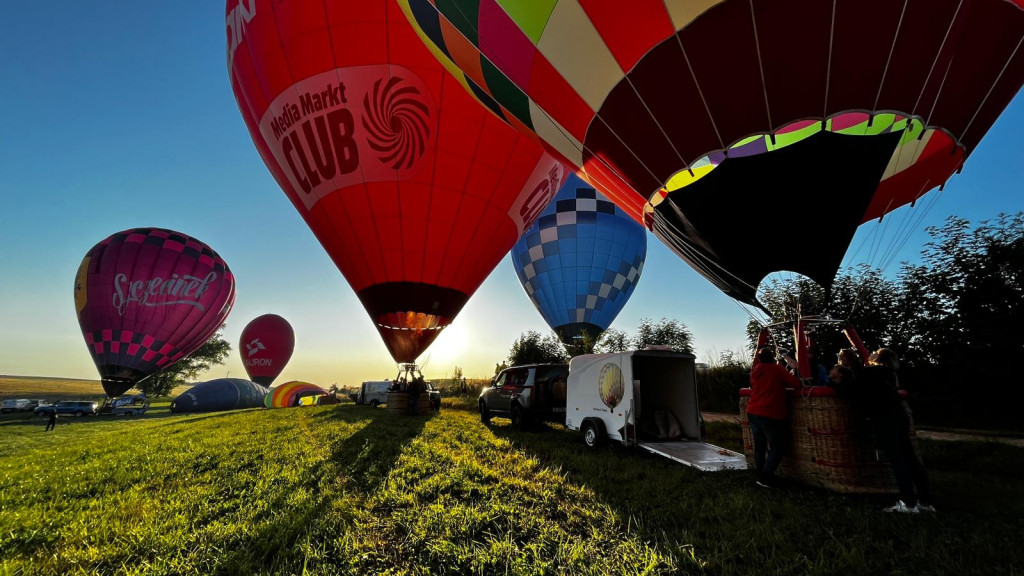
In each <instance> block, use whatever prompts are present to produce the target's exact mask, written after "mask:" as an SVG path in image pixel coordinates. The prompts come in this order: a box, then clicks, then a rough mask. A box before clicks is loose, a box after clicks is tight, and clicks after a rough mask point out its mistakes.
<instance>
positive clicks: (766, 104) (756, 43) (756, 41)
mask: <svg viewBox="0 0 1024 576" xmlns="http://www.w3.org/2000/svg"><path fill="white" fill-rule="evenodd" d="M750 22H751V24H752V25H753V27H754V48H756V49H757V69H758V71H759V72H760V73H761V93H762V94H764V111H765V115H766V116H768V131H767V132H768V134H770V135H771V139H772V143H773V144H774V143H775V124H774V123H772V109H771V104H769V102H768V84H767V83H766V82H765V79H764V59H763V58H762V56H761V39H760V38H759V37H758V35H757V16H756V15H755V14H754V0H750Z"/></svg>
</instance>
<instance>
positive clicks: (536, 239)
mask: <svg viewBox="0 0 1024 576" xmlns="http://www.w3.org/2000/svg"><path fill="white" fill-rule="evenodd" d="M510 255H511V258H512V265H513V267H514V268H515V271H516V275H517V276H518V277H519V281H520V283H522V285H523V288H524V289H525V290H526V293H527V295H528V296H529V297H530V300H532V301H533V304H534V306H536V307H537V310H538V311H540V313H541V315H542V316H543V317H544V320H545V321H546V322H547V323H548V325H549V326H551V328H552V329H554V330H555V332H556V333H558V335H559V337H560V338H561V339H562V341H563V342H565V343H566V344H569V343H571V342H572V339H573V338H574V337H577V336H581V335H582V333H583V331H588V332H589V333H590V336H591V337H594V338H596V337H597V336H598V335H599V333H600V332H602V331H604V330H605V329H607V328H608V326H609V325H611V323H612V321H613V320H615V317H616V316H617V315H618V313H619V312H620V311H622V308H623V306H625V304H626V302H627V301H628V300H629V297H630V295H632V293H633V290H634V288H636V284H637V282H638V281H639V279H640V274H641V273H642V272H643V266H644V260H645V258H646V257H647V233H646V231H645V230H644V228H643V227H642V226H640V225H639V224H637V223H636V222H635V221H634V220H632V219H631V218H630V217H629V216H628V215H627V214H626V213H625V212H624V211H623V210H622V209H621V208H619V207H617V206H616V205H615V204H614V203H612V202H611V201H610V200H608V199H607V198H606V197H605V196H604V195H602V194H601V193H600V192H597V191H596V190H595V189H594V188H593V187H591V186H590V185H588V184H587V183H586V182H584V181H583V180H581V179H580V178H579V177H577V176H575V175H573V176H570V177H569V178H568V179H567V180H566V182H565V184H564V185H563V186H562V188H561V189H560V190H559V191H558V194H557V195H556V196H555V198H554V200H552V202H551V204H549V205H548V206H547V208H545V209H544V212H542V213H541V216H540V218H539V219H538V220H537V222H536V223H534V224H533V226H530V228H529V229H528V230H527V231H526V233H525V234H523V237H522V238H520V239H519V241H517V242H516V244H515V246H513V247H512V251H511V254H510Z"/></svg>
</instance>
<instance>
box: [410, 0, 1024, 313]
mask: <svg viewBox="0 0 1024 576" xmlns="http://www.w3.org/2000/svg"><path fill="white" fill-rule="evenodd" d="M398 1H399V3H400V5H401V6H402V7H403V10H404V12H405V13H406V15H407V17H408V18H409V20H410V22H412V23H413V24H414V26H416V28H417V30H418V32H419V34H420V36H421V38H422V39H423V40H424V41H425V42H426V43H428V44H429V45H431V46H432V47H433V53H434V54H435V55H436V56H437V57H438V58H439V59H440V60H441V61H442V62H443V63H444V64H445V65H446V66H447V67H448V68H449V69H450V70H452V71H453V73H455V74H457V75H458V76H459V77H460V78H461V80H462V81H463V82H464V83H465V84H467V85H469V86H470V87H471V88H472V90H473V93H474V94H475V95H477V96H478V97H479V98H480V99H481V101H484V102H487V103H489V102H490V101H491V100H492V99H493V101H496V102H497V103H498V104H497V105H490V108H491V109H492V110H495V111H496V112H497V113H499V114H500V115H501V116H502V117H503V118H504V119H506V120H507V121H508V122H509V123H510V124H512V125H514V126H517V127H518V128H519V129H522V130H526V131H528V132H531V133H535V134H536V135H538V136H539V137H540V138H541V139H543V140H544V142H546V143H547V145H548V146H550V147H551V148H553V149H555V150H557V151H558V152H560V153H561V155H562V157H563V159H565V160H566V161H567V162H568V163H570V164H571V165H573V166H575V167H577V168H579V169H581V171H582V173H583V174H584V175H585V177H586V178H587V179H588V180H589V181H591V182H594V183H596V184H598V185H599V186H600V188H601V189H602V190H603V191H604V192H606V194H607V195H608V196H609V197H610V198H611V199H612V200H613V201H615V202H616V203H617V204H619V205H620V206H621V207H623V208H624V209H625V210H626V211H627V212H629V213H630V214H631V215H632V216H633V217H634V218H636V219H637V220H638V221H643V222H645V223H646V224H647V225H648V226H649V227H650V228H651V229H652V230H653V232H654V234H655V235H656V236H657V237H658V238H659V239H661V240H662V241H664V242H665V243H666V244H667V245H668V246H669V247H670V248H671V249H672V250H673V251H674V252H675V253H676V254H678V255H679V256H680V257H682V258H683V259H684V260H685V261H687V262H688V263H690V264H691V265H693V266H694V267H695V268H696V269H697V270H698V271H700V272H701V273H702V274H703V275H704V276H705V277H707V278H708V279H710V280H711V281H712V282H713V283H714V284H715V285H716V286H718V287H719V288H721V289H722V290H723V291H724V292H726V293H727V294H729V295H730V296H732V297H734V298H735V299H737V300H739V301H741V302H745V303H749V304H753V305H757V302H756V290H757V287H758V284H759V282H760V281H761V279H762V278H763V277H764V276H765V275H766V274H767V273H770V272H773V271H779V270H788V271H792V272H797V273H800V274H803V275H805V276H807V277H809V278H811V279H812V280H814V281H816V282H817V283H819V284H821V285H822V286H824V287H826V288H827V287H829V286H830V285H831V282H832V280H833V278H834V276H835V272H836V270H837V269H838V267H839V265H840V263H841V261H842V256H843V254H844V253H845V251H846V250H847V248H848V246H849V244H850V241H851V239H852V236H853V234H854V232H855V230H856V229H857V227H858V225H860V224H861V223H864V222H867V221H870V220H872V219H876V218H880V217H881V216H883V215H885V214H887V213H889V212H891V211H892V210H894V209H896V208H897V207H900V206H903V205H906V204H911V203H914V202H915V201H916V200H917V199H918V198H920V197H921V196H922V195H923V194H925V193H926V192H928V191H929V190H932V189H934V188H936V187H940V186H942V185H943V184H944V183H945V182H946V180H947V179H948V178H949V177H950V176H951V175H952V174H953V173H954V172H955V171H957V170H959V169H960V168H961V167H962V166H963V163H964V160H965V159H966V157H967V156H968V155H969V154H970V153H971V152H972V151H973V150H974V149H975V147H976V146H977V144H978V141H979V140H980V139H981V138H982V136H983V135H984V134H985V133H986V132H987V131H988V129H989V127H990V126H991V125H992V124H993V123H994V122H995V120H996V118H997V117H998V116H999V114H1000V113H1001V112H1002V110H1003V109H1004V108H1005V107H1006V106H1007V105H1008V104H1009V102H1010V101H1011V100H1012V99H1013V97H1014V95H1015V94H1016V93H1017V92H1018V91H1019V89H1020V87H1021V84H1022V82H1024V49H1022V40H1024V0H904V1H903V2H894V1H892V0H833V1H832V2H822V1H820V0H698V1H692V2H689V1H688V2H684V1H682V0H668V1H665V2H660V1H659V2H655V1H650V2H647V1H641V2H598V1H590V0H552V1H550V2H512V3H508V2H479V3H476V2H473V3H465V2H433V1H431V0H398ZM825 221H827V222H828V225H827V226H823V225H820V223H822V222H825ZM772 226H776V227H783V226H785V227H787V229H788V230H789V231H790V232H794V231H795V230H800V229H802V230H807V231H808V232H806V233H805V234H803V235H800V237H799V238H797V240H796V242H795V243H796V244H798V246H797V247H795V248H793V249H788V250H761V251H758V257H757V258H752V257H751V250H752V247H754V246H757V245H758V244H760V243H762V242H763V241H764V238H765V236H766V235H768V234H769V233H767V232H766V229H768V228H770V227H772Z"/></svg>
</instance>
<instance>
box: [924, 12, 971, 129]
mask: <svg viewBox="0 0 1024 576" xmlns="http://www.w3.org/2000/svg"><path fill="white" fill-rule="evenodd" d="M963 6H964V2H963V0H960V3H959V4H957V7H956V12H954V13H953V17H952V18H950V20H949V26H947V27H946V34H945V35H944V36H943V37H942V44H941V45H940V46H939V49H938V50H936V51H935V58H933V59H932V65H931V67H930V68H929V69H928V75H927V76H925V79H924V82H922V83H921V91H920V92H919V93H918V95H917V100H916V101H915V102H914V107H913V108H912V110H913V111H914V112H915V113H916V111H917V107H918V105H919V104H920V103H921V98H924V92H925V89H926V88H927V87H928V86H929V85H930V84H931V79H932V74H933V73H934V72H935V67H936V66H937V65H938V64H939V57H940V56H941V55H942V54H944V53H945V48H946V42H947V41H948V40H949V34H950V32H951V31H952V30H953V26H954V25H955V24H956V21H957V16H959V15H960V10H961V9H962V8H963ZM949 62H950V65H952V63H953V60H952V59H950V61H949ZM947 72H948V68H947ZM943 84H945V78H943ZM941 93H942V86H940V87H939V91H938V93H936V95H935V98H934V100H933V102H932V111H934V110H935V106H934V104H935V103H937V102H938V101H939V95H940V94H941ZM930 122H931V113H929V114H928V117H927V118H926V119H925V126H927V125H928V124H929V123H930Z"/></svg>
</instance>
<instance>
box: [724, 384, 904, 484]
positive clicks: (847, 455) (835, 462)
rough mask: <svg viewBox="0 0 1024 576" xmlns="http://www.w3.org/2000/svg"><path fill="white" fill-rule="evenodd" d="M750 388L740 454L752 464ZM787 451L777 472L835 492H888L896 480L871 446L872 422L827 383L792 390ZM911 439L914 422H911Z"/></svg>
mask: <svg viewBox="0 0 1024 576" xmlns="http://www.w3.org/2000/svg"><path fill="white" fill-rule="evenodd" d="M749 396H750V389H749V388H745V389H743V390H741V391H740V405H739V409H740V421H741V426H742V428H743V452H744V454H745V455H746V457H747V464H748V465H749V466H750V467H751V468H753V467H754V441H753V437H752V436H751V434H750V425H749V423H748V422H747V403H748V402H749V400H750V397H749ZM789 407H790V412H789V414H790V438H791V444H790V451H789V454H787V455H786V457H785V458H783V460H782V464H781V466H779V470H778V474H779V475H780V476H785V477H788V478H793V479H795V480H798V481H801V482H803V483H805V484H810V485H813V486H820V487H822V488H827V489H829V490H833V491H836V492H845V493H858V494H890V493H895V492H897V489H896V479H895V477H894V476H893V473H892V469H891V468H890V467H889V463H888V462H887V461H886V460H885V457H884V456H883V455H881V451H879V450H877V449H876V447H875V442H874V439H873V438H872V435H871V430H870V423H869V422H868V421H867V420H866V419H863V418H860V417H857V416H856V415H855V413H854V412H853V411H852V410H851V409H850V405H849V403H848V401H847V400H845V399H843V398H839V397H837V396H836V395H835V391H834V390H833V389H831V388H829V387H827V386H815V387H807V388H804V389H802V390H791V391H790V394H789ZM911 437H912V439H913V440H914V441H915V443H916V438H914V425H913V422H911Z"/></svg>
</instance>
